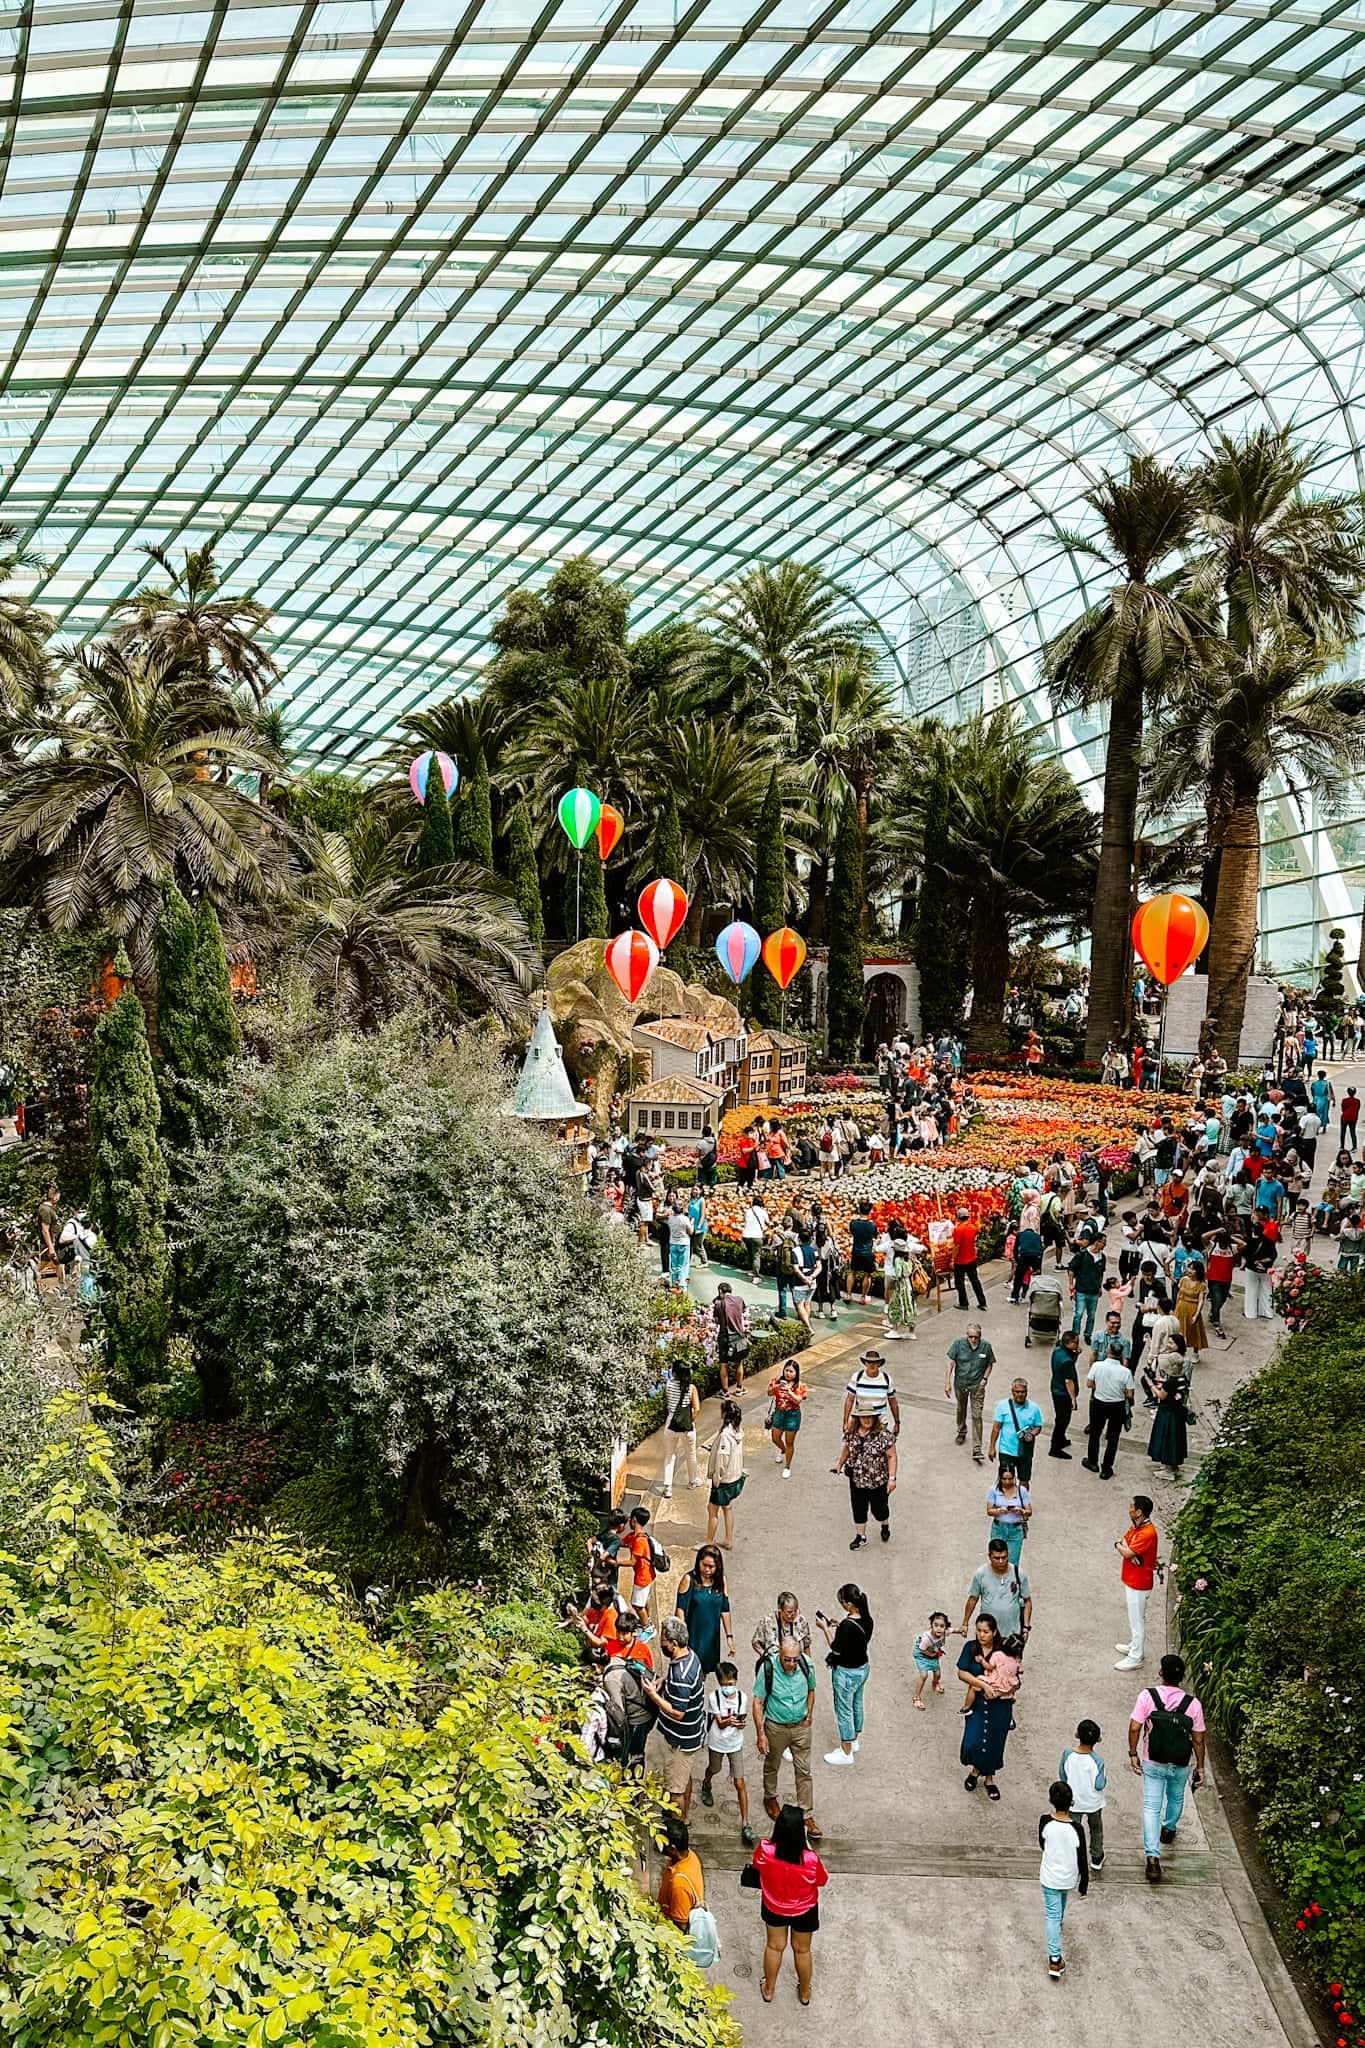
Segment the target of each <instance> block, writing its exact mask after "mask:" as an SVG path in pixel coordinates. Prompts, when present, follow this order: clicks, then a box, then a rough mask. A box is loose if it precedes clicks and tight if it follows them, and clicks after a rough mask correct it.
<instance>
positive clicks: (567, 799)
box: [559, 789, 602, 853]
mask: <svg viewBox="0 0 1365 2048" xmlns="http://www.w3.org/2000/svg"><path fill="white" fill-rule="evenodd" d="M601 815H602V800H601V798H600V797H595V796H594V795H593V793H592V791H591V790H590V789H571V790H568V791H566V793H565V794H564V795H563V796H562V797H561V798H560V799H559V822H560V824H561V825H562V826H563V828H564V836H565V838H566V839H567V840H568V842H569V844H570V846H572V847H574V848H575V849H576V850H577V852H579V853H581V852H582V851H583V848H584V847H585V846H586V845H587V843H588V841H589V840H590V839H591V838H592V835H593V833H594V832H595V831H596V830H597V821H598V819H599V818H600V817H601Z"/></svg>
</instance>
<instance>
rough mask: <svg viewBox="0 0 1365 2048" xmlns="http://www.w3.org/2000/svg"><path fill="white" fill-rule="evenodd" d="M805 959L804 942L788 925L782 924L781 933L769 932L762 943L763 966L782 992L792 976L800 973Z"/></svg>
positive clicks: (798, 933)
mask: <svg viewBox="0 0 1365 2048" xmlns="http://www.w3.org/2000/svg"><path fill="white" fill-rule="evenodd" d="M805 957H806V942H805V940H804V939H803V938H802V936H801V934H800V932H794V931H793V930H792V928H791V926H790V925H789V924H784V925H783V927H782V929H781V931H778V932H769V934H768V936H767V938H766V939H765V940H764V941H763V965H764V966H765V967H766V968H767V970H768V972H769V974H771V976H772V978H773V980H774V981H775V982H776V983H777V985H778V987H779V988H780V989H782V990H784V991H785V989H786V987H787V985H788V983H789V982H790V981H791V979H792V976H793V975H795V974H799V973H800V971H801V963H802V961H803V960H804V959H805Z"/></svg>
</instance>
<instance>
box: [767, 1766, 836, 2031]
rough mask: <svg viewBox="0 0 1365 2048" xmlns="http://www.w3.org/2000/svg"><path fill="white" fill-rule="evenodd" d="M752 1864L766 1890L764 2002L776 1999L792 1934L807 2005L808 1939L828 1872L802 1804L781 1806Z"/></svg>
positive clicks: (802, 1998)
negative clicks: (809, 1836) (810, 1833)
mask: <svg viewBox="0 0 1365 2048" xmlns="http://www.w3.org/2000/svg"><path fill="white" fill-rule="evenodd" d="M754 1869H755V1870H756V1871H757V1872H758V1886H759V1890H760V1891H761V1892H762V1894H763V1924H764V1926H765V1927H766V1928H767V1930H768V1938H767V1941H766V1943H765V1944H764V1948H763V1982H762V1985H761V1986H760V1989H761V1990H762V1993H763V2000H764V2003H765V2004H766V2005H771V2003H772V1997H773V1992H774V1991H775V1990H776V1989H777V1976H778V1972H779V1970H780V1969H781V1968H782V1955H783V1951H784V1950H785V1948H786V1946H787V1936H788V1935H789V1934H790V1936H791V1944H792V1961H793V1962H794V1963H795V1965H796V1995H797V1997H798V1998H799V1999H800V2001H801V2003H802V2005H809V2004H810V1972H811V1954H810V1942H811V1936H812V1935H813V1934H814V1932H815V1930H816V1928H817V1927H818V1926H819V1925H820V1890H821V1887H822V1886H823V1885H826V1884H828V1883H829V1872H828V1871H827V1870H826V1868H825V1866H824V1864H823V1863H822V1862H821V1861H820V1858H819V1857H818V1856H817V1855H816V1853H815V1851H814V1849H812V1848H811V1847H810V1845H809V1843H808V1842H807V1840H806V1816H805V1814H804V1813H803V1812H802V1811H801V1808H800V1807H799V1806H784V1807H783V1809H782V1811H781V1813H779V1814H778V1816H777V1819H776V1820H775V1821H774V1822H773V1831H772V1833H771V1835H769V1837H768V1839H767V1841H766V1842H760V1843H759V1845H758V1847H757V1848H756V1849H755V1850H754Z"/></svg>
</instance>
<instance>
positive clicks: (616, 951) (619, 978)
mask: <svg viewBox="0 0 1365 2048" xmlns="http://www.w3.org/2000/svg"><path fill="white" fill-rule="evenodd" d="M606 963H607V973H608V974H609V975H610V976H611V978H612V980H613V981H614V982H615V983H616V986H617V987H618V988H619V989H620V991H621V993H622V995H623V996H624V997H625V999H626V1001H627V1002H628V1003H638V1002H639V1000H640V997H641V996H642V995H643V994H644V991H645V987H646V984H647V983H648V981H649V977H650V975H651V974H652V973H653V972H654V970H655V968H656V967H657V966H658V964H659V949H658V947H657V946H656V945H655V943H654V941H653V939H651V938H650V937H649V936H648V935H647V934H646V933H645V932H637V931H629V932H618V933H617V935H616V937H615V938H614V939H612V940H611V942H610V943H609V944H608V946H607V950H606Z"/></svg>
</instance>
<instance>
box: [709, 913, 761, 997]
mask: <svg viewBox="0 0 1365 2048" xmlns="http://www.w3.org/2000/svg"><path fill="white" fill-rule="evenodd" d="M762 950H763V941H762V939H760V938H759V936H758V933H757V932H756V931H755V930H754V928H753V926H752V925H751V924H742V923H740V922H739V921H738V920H736V922H735V923H734V924H727V925H726V927H725V930H724V931H723V932H722V933H721V934H720V936H719V938H718V939H717V940H716V958H717V960H719V962H720V964H721V966H722V967H723V968H724V969H725V972H726V973H727V974H728V975H729V977H730V979H731V981H732V982H733V983H734V984H735V987H736V988H738V987H739V985H740V983H741V982H742V981H743V979H744V977H745V975H746V974H747V973H748V972H749V970H750V968H751V967H752V966H753V964H754V962H755V960H757V958H758V956H759V954H760V952H761V951H762Z"/></svg>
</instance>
